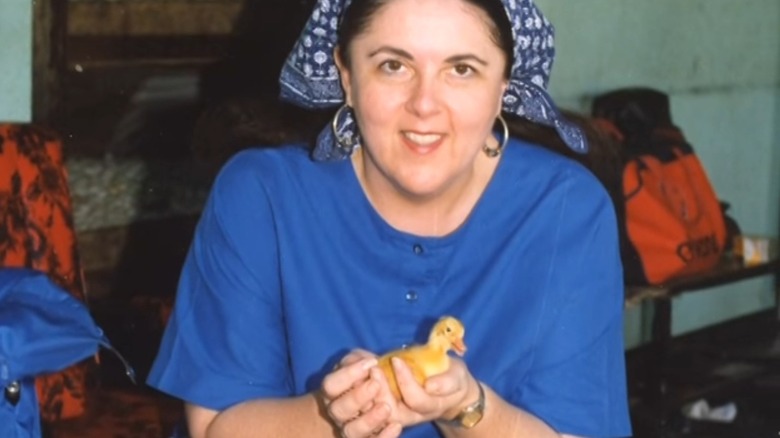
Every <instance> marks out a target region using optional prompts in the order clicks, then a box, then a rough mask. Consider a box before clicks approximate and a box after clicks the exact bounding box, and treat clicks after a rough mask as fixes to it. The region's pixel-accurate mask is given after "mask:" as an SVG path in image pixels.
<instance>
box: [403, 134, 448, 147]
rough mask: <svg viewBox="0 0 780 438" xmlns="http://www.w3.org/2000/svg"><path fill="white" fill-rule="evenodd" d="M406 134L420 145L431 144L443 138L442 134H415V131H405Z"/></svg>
mask: <svg viewBox="0 0 780 438" xmlns="http://www.w3.org/2000/svg"><path fill="white" fill-rule="evenodd" d="M404 136H406V138H408V139H409V140H411V141H413V142H415V143H417V144H419V145H427V144H431V143H433V142H435V141H437V140H439V139H440V138H441V135H440V134H415V133H413V132H404Z"/></svg>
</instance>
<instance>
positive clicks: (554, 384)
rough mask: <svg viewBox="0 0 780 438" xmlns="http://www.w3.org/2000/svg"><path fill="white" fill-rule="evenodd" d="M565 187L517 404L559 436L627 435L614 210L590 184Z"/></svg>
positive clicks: (572, 182)
mask: <svg viewBox="0 0 780 438" xmlns="http://www.w3.org/2000/svg"><path fill="white" fill-rule="evenodd" d="M577 175H578V174H577V173H576V172H575V173H574V176H577ZM589 176H590V175H588V177H589ZM564 184H566V186H565V187H564V188H563V189H564V190H563V194H562V196H561V198H560V200H559V201H558V202H559V208H558V209H557V213H556V216H557V217H556V218H555V220H553V221H552V222H551V223H554V224H555V228H556V229H555V230H553V236H554V237H553V239H554V242H553V244H552V245H551V248H553V250H554V251H555V253H554V255H553V257H552V265H551V267H550V271H549V273H548V274H547V275H548V285H547V287H546V288H545V293H546V294H547V295H546V298H545V300H546V302H545V311H544V317H543V319H542V321H541V323H540V326H539V333H538V338H537V348H535V350H534V357H533V362H532V366H531V370H530V372H529V374H528V376H527V378H526V379H525V383H524V385H523V386H522V388H519V389H518V391H519V394H518V399H519V404H520V405H521V406H522V407H523V408H525V409H527V410H528V411H529V412H531V413H533V414H534V415H536V416H538V417H539V418H541V419H542V420H544V421H545V422H547V423H548V424H549V425H550V426H552V427H553V428H554V429H555V430H556V431H558V432H559V433H565V434H571V435H575V436H584V437H592V438H595V437H621V436H630V435H631V426H630V420H629V414H628V397H627V392H626V377H625V352H624V346H623V318H622V317H623V280H622V278H623V277H622V267H621V262H620V255H619V247H618V240H617V239H618V235H617V226H616V221H615V214H614V208H613V206H612V203H611V201H610V200H609V198H608V196H607V195H606V193H605V192H604V190H603V188H602V187H601V186H600V185H599V184H598V183H597V182H595V180H593V179H592V178H584V177H576V178H567V179H566V180H565V182H564Z"/></svg>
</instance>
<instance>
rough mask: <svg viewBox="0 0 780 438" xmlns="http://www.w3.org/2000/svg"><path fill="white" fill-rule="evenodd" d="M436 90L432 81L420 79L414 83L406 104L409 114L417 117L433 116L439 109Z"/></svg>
mask: <svg viewBox="0 0 780 438" xmlns="http://www.w3.org/2000/svg"><path fill="white" fill-rule="evenodd" d="M436 88H437V87H436V82H435V80H434V79H431V78H424V77H421V78H419V79H418V80H417V81H415V83H414V84H413V85H412V89H411V92H410V94H409V100H408V102H407V107H408V110H409V112H411V113H412V114H415V115H416V116H418V117H426V116H430V115H432V114H435V113H436V111H437V110H438V108H439V96H438V93H437V90H436Z"/></svg>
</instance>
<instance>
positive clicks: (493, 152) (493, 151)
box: [482, 114, 509, 158]
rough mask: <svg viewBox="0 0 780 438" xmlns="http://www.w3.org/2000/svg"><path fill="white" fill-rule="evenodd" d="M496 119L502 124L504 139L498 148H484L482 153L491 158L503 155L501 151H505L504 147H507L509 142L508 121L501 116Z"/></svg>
mask: <svg viewBox="0 0 780 438" xmlns="http://www.w3.org/2000/svg"><path fill="white" fill-rule="evenodd" d="M496 118H497V119H498V121H499V122H501V126H502V127H503V129H504V138H503V139H502V140H501V143H500V144H499V145H498V147H497V148H491V147H488V145H484V146H482V151H483V152H485V155H487V156H488V157H490V158H496V157H497V156H499V155H501V151H503V150H504V147H506V144H507V142H508V141H509V125H507V124H506V120H504V117H503V116H502V115H501V114H499V115H498V117H496Z"/></svg>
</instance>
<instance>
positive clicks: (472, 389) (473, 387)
mask: <svg viewBox="0 0 780 438" xmlns="http://www.w3.org/2000/svg"><path fill="white" fill-rule="evenodd" d="M468 380H469V383H468V385H467V386H468V387H467V388H466V391H465V393H464V395H463V398H462V399H461V401H460V402H459V403H457V404H456V405H455V406H454V407H452V408H450V409H448V410H447V411H445V412H444V414H442V416H441V417H440V418H439V420H440V421H445V422H447V421H452V420H454V419H455V417H457V416H458V415H459V414H460V413H461V412H463V410H464V409H466V408H467V407H468V406H471V405H473V404H475V403H476V402H477V401H479V399H480V398H481V397H482V390H481V388H480V385H481V384H480V383H479V382H478V381H477V379H475V378H474V377H473V376H470V377H469V379H468Z"/></svg>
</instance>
